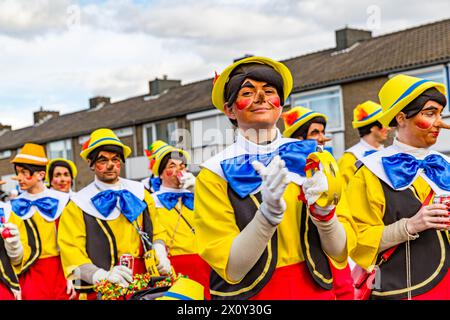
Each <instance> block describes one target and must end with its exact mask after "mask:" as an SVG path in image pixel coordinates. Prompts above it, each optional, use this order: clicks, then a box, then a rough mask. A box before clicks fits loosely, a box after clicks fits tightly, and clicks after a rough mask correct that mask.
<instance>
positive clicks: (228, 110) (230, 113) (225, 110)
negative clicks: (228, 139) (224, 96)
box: [223, 102, 236, 120]
mask: <svg viewBox="0 0 450 320" xmlns="http://www.w3.org/2000/svg"><path fill="white" fill-rule="evenodd" d="M223 113H225V115H226V116H227V117H228V118H229V119H231V120H236V114H235V113H234V110H233V106H229V105H228V102H225V103H224V105H223Z"/></svg>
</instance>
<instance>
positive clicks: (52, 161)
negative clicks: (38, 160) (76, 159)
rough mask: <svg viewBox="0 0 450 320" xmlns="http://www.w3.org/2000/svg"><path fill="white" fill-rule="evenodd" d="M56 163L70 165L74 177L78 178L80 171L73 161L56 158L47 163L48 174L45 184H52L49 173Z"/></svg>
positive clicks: (46, 174)
mask: <svg viewBox="0 0 450 320" xmlns="http://www.w3.org/2000/svg"><path fill="white" fill-rule="evenodd" d="M55 162H65V163H67V164H68V165H69V167H70V170H71V171H72V176H73V178H74V179H75V178H76V177H77V174H78V171H77V166H76V165H75V163H73V161H71V160H69V159H64V158H54V159H52V160H50V161H49V162H48V163H47V172H46V173H45V182H47V183H50V177H49V174H50V173H49V171H50V167H51V166H52V164H54V163H55Z"/></svg>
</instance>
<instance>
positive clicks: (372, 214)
mask: <svg viewBox="0 0 450 320" xmlns="http://www.w3.org/2000/svg"><path fill="white" fill-rule="evenodd" d="M445 95H446V92H445V86H444V85H443V84H441V83H437V82H433V81H430V80H425V79H420V78H416V77H411V76H407V75H402V74H400V75H397V76H395V77H393V78H391V79H390V80H388V81H387V82H386V83H385V84H384V85H383V87H382V88H381V90H380V92H379V99H380V102H381V106H382V108H383V115H382V116H381V117H380V119H379V121H380V122H381V123H382V124H383V125H384V126H389V127H395V130H396V133H397V135H396V138H395V139H394V142H393V144H392V145H391V146H389V147H387V148H385V149H383V150H380V151H377V152H375V153H373V154H371V155H369V156H366V157H364V158H362V159H361V162H362V166H361V167H360V168H359V169H358V171H357V172H356V174H355V176H354V177H353V178H352V179H351V180H350V183H349V185H348V188H347V193H348V196H349V197H350V196H351V199H352V201H351V202H350V203H349V205H350V207H351V209H352V214H353V215H354V219H355V221H356V222H357V226H358V228H357V233H358V242H357V246H356V248H355V250H354V251H353V252H352V254H351V258H352V259H353V260H354V261H355V262H356V263H357V264H358V265H359V266H361V267H362V268H364V269H367V270H370V269H371V268H373V266H374V265H378V266H377V268H378V269H377V271H376V272H380V277H379V279H378V283H376V286H374V287H373V289H372V291H371V295H370V298H371V299H445V300H448V299H450V271H449V267H450V243H449V242H450V238H449V228H450V216H449V206H448V205H447V206H446V205H444V204H440V203H434V204H433V198H437V197H439V196H443V195H445V194H447V196H448V195H449V194H450V159H449V158H448V157H447V156H445V155H443V154H441V153H439V152H436V151H433V150H432V149H431V147H432V146H433V145H434V144H435V143H436V140H437V138H438V136H439V133H440V131H441V130H442V129H449V128H450V126H449V125H447V124H445V123H444V122H443V120H442V116H441V113H442V111H443V109H444V107H445V106H446V104H447V100H446V97H445ZM382 256H384V257H385V260H384V261H383V262H381V263H380V261H381V258H382ZM386 257H387V258H386ZM375 278H377V277H375Z"/></svg>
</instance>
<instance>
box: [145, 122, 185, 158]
mask: <svg viewBox="0 0 450 320" xmlns="http://www.w3.org/2000/svg"><path fill="white" fill-rule="evenodd" d="M171 122H172V123H175V130H178V119H176V118H174V119H173V120H164V121H158V122H152V123H147V124H144V125H143V126H142V141H144V145H143V150H142V151H143V152H144V154H145V150H146V149H147V148H148V143H149V141H148V138H147V128H150V127H151V128H152V135H153V137H154V139H155V140H158V139H159V138H158V137H157V136H156V125H158V124H160V123H165V124H168V123H171ZM166 142H167V143H169V141H166Z"/></svg>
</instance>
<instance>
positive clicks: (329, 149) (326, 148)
mask: <svg viewBox="0 0 450 320" xmlns="http://www.w3.org/2000/svg"><path fill="white" fill-rule="evenodd" d="M323 150H325V151H328V152H329V153H331V155H332V156H333V157H334V154H333V148H332V147H324V148H323Z"/></svg>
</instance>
